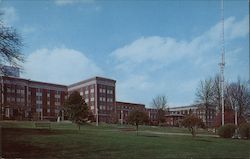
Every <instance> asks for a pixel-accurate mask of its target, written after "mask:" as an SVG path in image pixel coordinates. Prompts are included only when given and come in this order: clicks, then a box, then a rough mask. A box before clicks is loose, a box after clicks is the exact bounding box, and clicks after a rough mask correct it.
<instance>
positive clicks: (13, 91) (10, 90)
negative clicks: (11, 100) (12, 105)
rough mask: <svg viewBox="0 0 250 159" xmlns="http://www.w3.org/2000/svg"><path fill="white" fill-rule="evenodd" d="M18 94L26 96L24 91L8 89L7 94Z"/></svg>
mask: <svg viewBox="0 0 250 159" xmlns="http://www.w3.org/2000/svg"><path fill="white" fill-rule="evenodd" d="M15 91H16V93H17V94H24V92H25V91H24V89H11V88H7V93H15Z"/></svg>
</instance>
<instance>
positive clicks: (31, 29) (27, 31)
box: [21, 26, 36, 34]
mask: <svg viewBox="0 0 250 159" xmlns="http://www.w3.org/2000/svg"><path fill="white" fill-rule="evenodd" d="M35 31H36V28H35V27H32V26H24V27H23V28H21V32H22V33H23V34H30V33H33V32H35Z"/></svg>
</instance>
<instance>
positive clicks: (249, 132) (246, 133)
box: [239, 123, 250, 139]
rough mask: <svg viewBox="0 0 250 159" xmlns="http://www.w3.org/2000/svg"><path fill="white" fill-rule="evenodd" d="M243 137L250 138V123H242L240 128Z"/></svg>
mask: <svg viewBox="0 0 250 159" xmlns="http://www.w3.org/2000/svg"><path fill="white" fill-rule="evenodd" d="M239 133H240V136H241V138H246V139H250V123H242V124H241V125H240V130H239Z"/></svg>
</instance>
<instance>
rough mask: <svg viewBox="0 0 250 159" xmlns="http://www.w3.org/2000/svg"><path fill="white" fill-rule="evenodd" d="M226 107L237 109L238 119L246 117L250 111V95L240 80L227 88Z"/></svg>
mask: <svg viewBox="0 0 250 159" xmlns="http://www.w3.org/2000/svg"><path fill="white" fill-rule="evenodd" d="M225 96H226V105H227V106H229V107H230V108H231V109H235V108H237V111H238V117H246V116H247V112H248V111H249V109H250V94H249V92H248V90H247V86H246V84H245V85H244V84H243V83H242V82H241V81H240V80H238V82H237V83H231V84H229V85H228V86H227V87H226V95H225Z"/></svg>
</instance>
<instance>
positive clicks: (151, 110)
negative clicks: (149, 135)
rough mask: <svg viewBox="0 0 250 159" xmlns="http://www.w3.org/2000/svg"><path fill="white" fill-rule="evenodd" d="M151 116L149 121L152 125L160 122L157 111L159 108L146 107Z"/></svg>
mask: <svg viewBox="0 0 250 159" xmlns="http://www.w3.org/2000/svg"><path fill="white" fill-rule="evenodd" d="M146 111H147V113H148V117H149V121H150V124H151V125H156V124H157V123H158V121H157V112H158V110H157V109H155V108H147V109H146Z"/></svg>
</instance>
